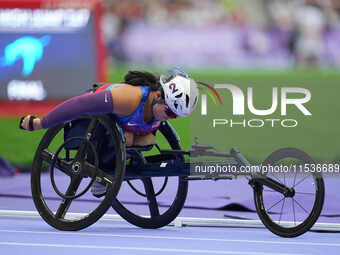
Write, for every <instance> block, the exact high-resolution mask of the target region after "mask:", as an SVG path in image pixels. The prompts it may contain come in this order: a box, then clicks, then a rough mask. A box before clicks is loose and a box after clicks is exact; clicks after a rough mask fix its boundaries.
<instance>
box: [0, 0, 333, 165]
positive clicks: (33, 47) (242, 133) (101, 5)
mask: <svg viewBox="0 0 340 255" xmlns="http://www.w3.org/2000/svg"><path fill="white" fill-rule="evenodd" d="M0 38H1V40H0V158H2V159H4V160H5V161H7V162H9V163H10V164H12V165H15V166H16V167H19V168H20V169H21V170H24V169H25V168H26V167H27V169H29V167H30V165H31V163H32V160H33V155H34V152H35V149H36V147H37V145H38V143H39V141H40V138H41V136H42V135H43V133H44V132H43V131H41V132H34V133H27V132H23V131H20V130H19V129H18V120H19V118H18V116H21V115H24V114H28V113H34V114H40V115H41V114H44V113H45V112H47V111H48V110H49V109H51V108H53V106H55V105H56V104H57V103H58V102H60V101H61V100H63V99H66V98H68V97H71V96H74V95H78V94H80V93H82V92H83V91H85V90H86V89H88V88H89V87H90V86H91V84H93V83H94V82H96V81H112V82H119V81H121V80H122V79H123V75H124V74H125V73H126V72H127V71H128V70H130V69H143V70H148V71H152V72H156V73H161V72H162V71H164V70H165V69H166V68H168V67H170V66H181V67H183V68H184V69H185V70H187V71H188V72H189V73H191V74H192V76H193V77H194V78H195V79H198V80H201V81H204V82H208V83H209V84H215V83H232V84H235V85H237V86H239V87H240V88H242V89H243V91H246V88H247V87H253V88H254V90H255V92H254V93H256V96H257V98H256V100H257V101H256V105H257V106H258V107H261V106H262V105H263V106H266V105H268V104H270V102H271V101H270V100H269V99H268V97H269V98H270V95H271V89H272V87H281V86H293V87H294V86H295V87H303V88H308V89H309V90H310V91H311V93H312V100H311V101H310V102H309V103H308V104H307V106H308V107H309V109H310V110H311V112H312V113H313V115H312V117H310V118H307V117H304V116H302V117H301V116H300V115H297V117H296V118H303V119H302V123H303V125H301V127H298V128H296V129H294V131H289V132H286V131H285V130H281V129H275V130H273V129H270V128H269V129H268V128H263V129H261V130H258V129H256V130H253V129H249V128H248V129H243V128H233V129H225V131H223V132H224V134H225V140H224V143H223V144H221V143H219V144H218V145H220V147H219V149H224V150H225V149H226V147H227V148H230V147H231V146H237V147H239V148H240V149H241V151H242V152H244V154H245V155H246V156H248V157H249V158H250V159H251V160H252V161H253V162H261V161H262V160H263V159H264V158H265V156H266V155H268V154H269V153H270V152H272V151H273V150H274V149H276V148H279V147H283V146H295V147H299V148H301V149H304V150H305V151H306V152H308V153H309V154H311V155H312V156H313V158H315V159H316V160H317V161H318V162H335V161H339V160H340V145H339V144H340V141H339V135H338V127H339V125H340V122H339V121H338V118H337V117H338V113H339V112H340V104H339V103H338V94H339V92H340V89H339V85H340V84H339V83H340V74H339V68H340V43H339V42H340V2H339V1H337V0H291V1H288V0H272V1H270V0H251V1H250V0H248V1H246V0H238V1H236V0H160V1H153V0H124V1H119V0H103V1H99V0H73V1H70V0H0ZM23 39H24V40H23ZM228 99H229V98H228ZM210 103H211V102H210ZM226 103H227V105H228V104H230V106H231V98H230V100H229V101H227V102H226ZM228 114H230V112H227V113H226V115H228ZM226 118H228V116H226ZM229 118H230V116H229ZM173 124H174V126H175V127H176V128H177V130H178V132H179V134H180V136H181V137H182V140H183V142H184V147H185V148H189V144H190V142H191V141H190V138H189V135H188V134H189V129H190V127H189V126H190V122H189V120H188V119H183V120H175V121H173ZM209 139H210V138H209V137H207V136H206V137H202V139H201V141H202V142H205V143H209ZM223 146H224V147H223ZM2 164H5V163H2Z"/></svg>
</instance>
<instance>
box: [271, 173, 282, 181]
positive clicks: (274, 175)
mask: <svg viewBox="0 0 340 255" xmlns="http://www.w3.org/2000/svg"><path fill="white" fill-rule="evenodd" d="M271 175H272V176H273V177H274V178H275V179H276V180H277V181H278V182H279V183H281V182H282V181H281V180H280V179H279V178H278V177H276V176H275V175H274V174H273V173H271Z"/></svg>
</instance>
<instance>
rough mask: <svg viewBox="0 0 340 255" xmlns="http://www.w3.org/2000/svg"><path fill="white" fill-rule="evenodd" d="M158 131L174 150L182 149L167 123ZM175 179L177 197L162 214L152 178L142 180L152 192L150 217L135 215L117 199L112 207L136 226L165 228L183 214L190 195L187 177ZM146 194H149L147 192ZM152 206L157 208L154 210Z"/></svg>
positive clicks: (182, 158)
mask: <svg viewBox="0 0 340 255" xmlns="http://www.w3.org/2000/svg"><path fill="white" fill-rule="evenodd" d="M158 130H159V131H160V133H161V134H162V135H163V136H164V137H165V138H166V140H167V142H168V143H169V145H170V147H171V148H172V149H181V146H180V144H179V141H178V139H177V137H176V135H175V134H174V132H172V130H173V129H172V128H171V127H170V126H169V124H168V123H167V122H163V123H162V125H161V127H160V128H159V129H158ZM180 160H182V161H184V157H181V159H180ZM173 178H178V186H177V192H176V196H175V199H174V201H173V202H172V204H171V205H170V207H169V208H168V209H167V210H166V211H165V212H163V213H162V214H160V213H159V211H158V204H157V200H156V196H157V195H156V196H155V193H157V191H156V190H154V187H153V183H152V178H145V179H143V180H142V182H143V184H144V188H145V190H147V189H148V190H149V192H151V195H150V193H149V196H151V197H149V198H148V200H149V209H150V216H149V217H143V216H140V215H137V214H135V213H134V212H132V211H130V210H129V209H127V208H126V207H125V206H124V205H123V204H122V203H121V202H120V201H119V200H118V199H117V198H114V200H113V203H112V207H113V209H114V210H115V211H116V212H117V213H118V214H119V215H120V216H121V217H122V218H124V219H125V220H126V221H128V222H129V223H131V224H133V225H135V226H138V227H141V228H151V229H155V228H161V227H164V226H166V225H168V224H170V223H171V222H172V221H173V220H174V219H175V218H176V217H177V216H178V214H179V213H180V212H181V210H182V208H183V206H184V203H185V200H186V197H187V193H188V181H187V180H185V177H173ZM150 190H151V191H150ZM146 193H148V192H147V191H146ZM136 195H137V193H136ZM152 206H155V207H157V208H156V209H155V208H154V209H152ZM155 211H156V212H155ZM157 212H158V214H157Z"/></svg>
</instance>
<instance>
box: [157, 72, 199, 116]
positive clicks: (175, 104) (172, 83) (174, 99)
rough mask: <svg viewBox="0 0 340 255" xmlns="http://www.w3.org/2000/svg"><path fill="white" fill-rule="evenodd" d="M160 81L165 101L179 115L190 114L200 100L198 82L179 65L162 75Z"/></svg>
mask: <svg viewBox="0 0 340 255" xmlns="http://www.w3.org/2000/svg"><path fill="white" fill-rule="evenodd" d="M160 83H161V85H162V87H163V91H164V99H165V103H166V104H167V105H168V106H169V108H170V109H171V111H173V112H174V113H175V114H176V115H178V116H182V117H185V116H188V115H189V114H190V113H192V112H193V110H194V109H195V107H196V105H197V101H198V95H199V92H198V87H197V84H196V82H195V81H194V80H193V79H192V78H191V77H190V76H189V75H188V74H187V73H186V72H184V71H183V70H181V69H180V68H178V67H175V68H172V69H170V70H168V71H167V72H166V73H165V74H163V75H161V77H160Z"/></svg>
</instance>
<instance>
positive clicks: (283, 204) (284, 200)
mask: <svg viewBox="0 0 340 255" xmlns="http://www.w3.org/2000/svg"><path fill="white" fill-rule="evenodd" d="M285 202H286V198H285V197H284V199H283V203H282V207H281V213H280V218H279V224H280V222H281V217H282V212H283V207H284V206H285Z"/></svg>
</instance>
